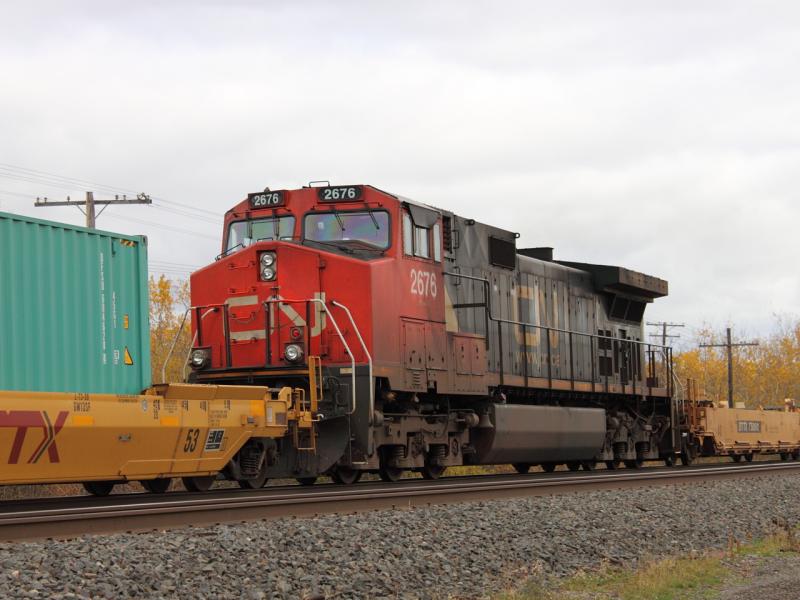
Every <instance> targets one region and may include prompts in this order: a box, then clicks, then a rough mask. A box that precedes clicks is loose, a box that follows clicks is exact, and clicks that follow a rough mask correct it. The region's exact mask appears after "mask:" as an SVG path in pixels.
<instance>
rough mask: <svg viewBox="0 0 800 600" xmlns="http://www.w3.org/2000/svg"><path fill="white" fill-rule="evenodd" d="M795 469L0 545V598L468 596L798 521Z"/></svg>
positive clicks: (799, 488)
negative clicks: (702, 480) (753, 475)
mask: <svg viewBox="0 0 800 600" xmlns="http://www.w3.org/2000/svg"><path fill="white" fill-rule="evenodd" d="M798 498H800V475H781V476H764V477H759V478H746V479H741V480H726V481H716V482H707V483H694V484H691V485H681V486H661V487H652V488H638V489H627V490H619V491H597V492H580V493H570V494H565V495H559V496H543V497H535V498H521V499H512V500H497V501H491V502H475V503H465V504H454V505H446V506H434V507H430V508H425V509H414V510H407V511H403V510H393V511H376V512H369V513H361V514H356V515H329V516H322V517H315V518H308V519H291V518H284V519H276V520H271V521H260V522H254V523H246V524H237V525H217V526H213V527H202V528H194V529H179V530H175V531H166V532H151V533H142V534H117V535H108V536H86V537H82V538H78V539H74V540H69V541H46V542H29V543H19V544H0V597H26V598H44V597H54V598H97V597H101V598H117V597H123V598H124V597H139V598H154V597H155V598H158V597H202V598H478V597H483V596H485V595H491V594H493V593H497V592H499V591H501V590H504V589H507V588H508V587H509V585H510V584H511V583H512V582H517V583H519V582H520V578H521V577H523V576H525V575H533V576H537V574H539V573H541V574H547V575H556V576H561V575H569V574H571V573H573V572H575V571H577V570H579V569H590V568H593V567H597V566H600V565H601V564H602V563H612V564H625V565H632V564H635V562H636V561H638V560H641V559H642V558H656V557H659V556H665V555H677V554H686V553H690V552H693V551H696V552H702V551H704V550H708V549H711V548H724V547H725V546H727V545H728V544H729V543H730V542H731V540H732V539H738V540H744V539H747V538H748V537H749V536H754V537H758V536H760V535H762V534H764V533H766V532H768V531H771V530H773V529H774V528H775V523H797V522H798V521H800V502H798Z"/></svg>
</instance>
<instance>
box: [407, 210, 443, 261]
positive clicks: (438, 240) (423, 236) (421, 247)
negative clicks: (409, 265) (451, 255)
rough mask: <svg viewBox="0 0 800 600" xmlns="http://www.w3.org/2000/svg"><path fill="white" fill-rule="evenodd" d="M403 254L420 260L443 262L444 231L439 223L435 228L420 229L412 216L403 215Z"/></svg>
mask: <svg viewBox="0 0 800 600" xmlns="http://www.w3.org/2000/svg"><path fill="white" fill-rule="evenodd" d="M403 252H405V254H408V255H409V256H418V257H419V258H433V260H435V261H436V262H441V260H442V230H441V227H440V225H439V223H438V222H437V223H435V224H434V225H433V227H430V228H428V227H420V226H419V225H415V224H414V222H413V221H412V220H411V215H409V214H408V213H407V212H404V213H403Z"/></svg>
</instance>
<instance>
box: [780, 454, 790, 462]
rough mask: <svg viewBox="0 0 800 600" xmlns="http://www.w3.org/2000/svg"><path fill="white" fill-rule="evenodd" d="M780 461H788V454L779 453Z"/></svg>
mask: <svg viewBox="0 0 800 600" xmlns="http://www.w3.org/2000/svg"><path fill="white" fill-rule="evenodd" d="M781 460H783V461H787V460H789V453H788V452H781Z"/></svg>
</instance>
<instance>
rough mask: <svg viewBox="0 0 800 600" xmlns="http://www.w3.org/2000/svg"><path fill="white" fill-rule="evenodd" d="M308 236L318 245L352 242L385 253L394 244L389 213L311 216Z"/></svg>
mask: <svg viewBox="0 0 800 600" xmlns="http://www.w3.org/2000/svg"><path fill="white" fill-rule="evenodd" d="M304 225H305V230H304V236H305V239H307V240H312V241H315V242H344V243H345V244H346V243H348V242H352V243H355V244H359V243H360V244H367V245H369V246H373V247H375V248H379V249H381V250H386V249H387V248H388V247H389V245H390V239H389V213H388V212H386V211H385V210H370V211H363V212H362V211H358V212H341V211H337V212H329V213H309V214H307V215H306V216H305V221H304Z"/></svg>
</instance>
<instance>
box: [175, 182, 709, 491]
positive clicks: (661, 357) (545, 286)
mask: <svg viewBox="0 0 800 600" xmlns="http://www.w3.org/2000/svg"><path fill="white" fill-rule="evenodd" d="M518 237H519V236H518V235H517V234H515V233H514V232H511V231H507V230H504V229H500V228H497V227H492V226H490V225H486V224H483V223H479V222H476V221H475V220H474V219H470V218H464V217H461V216H459V215H456V214H454V213H452V212H450V211H446V210H440V209H437V208H434V207H432V206H429V205H426V204H422V203H419V202H415V201H412V200H410V199H408V198H404V197H401V196H398V195H395V194H391V193H388V192H386V191H383V190H380V189H378V188H375V187H372V186H369V185H345V186H338V185H337V186H331V185H324V186H314V187H312V186H308V187H303V188H301V189H295V190H270V189H266V190H264V191H263V192H257V193H252V194H249V195H248V197H247V199H245V200H243V201H242V202H240V203H238V204H237V205H236V206H234V207H233V208H232V209H231V210H229V211H228V212H227V213H226V214H225V220H224V232H223V239H222V252H221V254H220V255H219V256H218V257H217V260H216V261H215V262H214V263H212V264H210V265H208V266H206V267H205V268H202V269H200V270H198V271H196V272H195V273H193V274H192V276H191V299H192V309H191V311H192V322H191V327H192V336H193V337H192V350H191V352H190V361H189V362H190V365H191V375H190V381H192V382H195V383H214V384H239V385H259V386H266V387H270V388H281V387H286V386H288V387H291V388H296V389H301V390H304V391H305V393H306V394H308V395H310V396H311V395H313V396H314V397H315V398H317V403H318V410H317V413H316V414H315V416H314V424H313V427H311V428H308V429H307V430H305V431H304V432H295V433H294V434H293V436H289V437H286V438H283V439H279V438H270V439H263V440H259V439H255V438H254V439H253V440H251V442H250V448H249V449H248V451H249V452H251V453H252V454H255V455H259V456H260V457H261V459H260V460H259V461H258V463H259V464H260V465H261V468H260V471H259V473H258V478H257V481H261V480H263V479H265V478H270V477H286V476H292V477H297V478H298V479H299V480H301V481H302V482H304V483H311V482H313V481H314V479H315V478H316V477H317V476H319V475H322V474H328V475H330V476H332V477H333V479H334V480H335V481H337V482H341V483H352V482H355V481H357V480H358V479H359V478H360V476H361V475H362V474H363V473H366V472H378V473H379V474H380V476H381V478H382V479H384V480H386V481H394V480H396V479H398V478H400V477H401V476H402V475H403V472H404V471H417V472H420V473H421V474H422V475H423V476H424V477H426V478H437V477H439V476H440V475H441V474H442V472H443V471H444V470H445V469H446V468H447V467H449V466H455V465H470V464H476V465H489V464H512V465H514V467H515V468H516V469H517V471H519V472H526V471H528V470H529V469H530V468H531V466H532V465H540V466H541V467H542V468H543V469H544V470H545V471H552V470H553V469H555V468H556V466H557V465H559V464H566V465H567V466H568V467H569V468H570V469H572V470H578V469H580V468H584V469H592V468H593V467H594V466H595V465H596V464H597V463H598V462H604V463H605V464H606V466H607V467H608V468H616V467H617V466H618V465H621V464H624V465H626V466H627V467H629V468H638V467H639V466H641V465H642V463H643V462H644V461H649V460H661V461H665V462H666V463H667V464H673V462H674V461H675V459H676V458H677V457H681V458H683V460H684V461H685V462H689V461H690V460H691V457H692V455H693V453H694V452H693V448H692V447H691V444H690V443H689V438H688V435H687V431H686V421H685V419H684V417H683V415H684V411H683V407H682V406H680V405H679V402H678V401H677V400H676V396H677V395H676V394H675V393H674V392H675V380H674V374H673V370H672V356H671V349H670V348H669V347H662V346H659V345H656V344H651V343H648V342H647V341H646V340H645V332H644V330H643V317H644V312H645V308H646V306H647V305H648V304H649V303H651V302H653V301H654V300H655V299H657V298H661V297H663V296H665V295H666V294H667V292H668V286H667V282H666V281H664V280H662V279H658V278H656V277H652V276H649V275H645V274H642V273H638V272H635V271H632V270H629V269H625V268H623V267H617V266H609V265H597V264H590V263H577V262H567V261H560V260H555V259H554V257H553V251H552V249H551V248H518V247H517V239H518ZM694 450H696V449H694ZM254 477H255V475H254Z"/></svg>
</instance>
